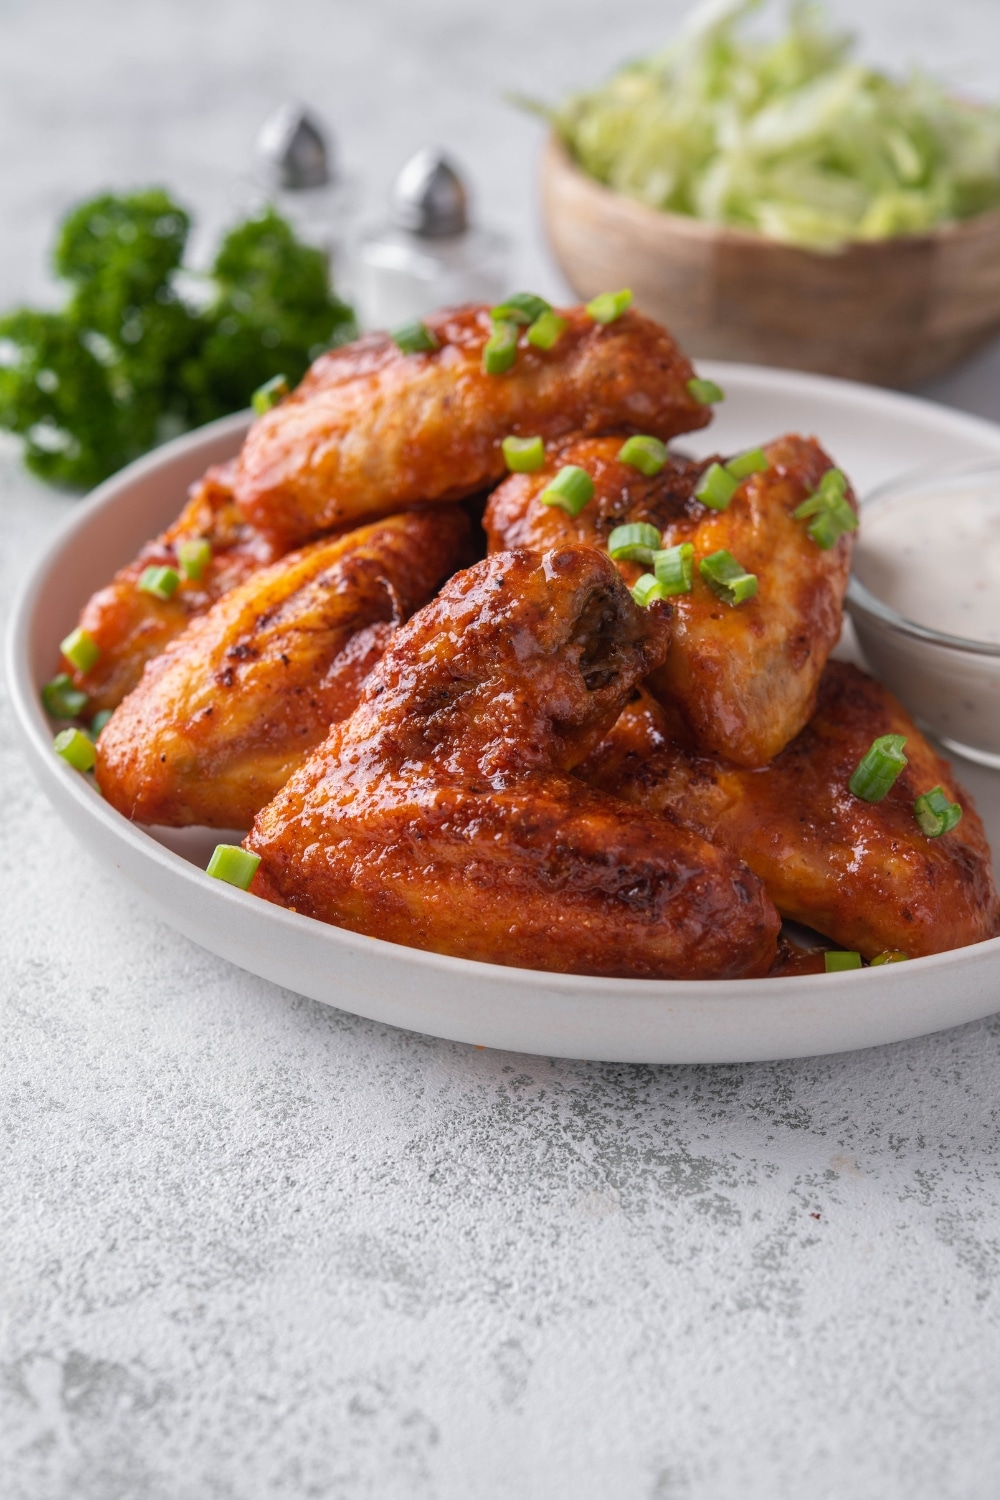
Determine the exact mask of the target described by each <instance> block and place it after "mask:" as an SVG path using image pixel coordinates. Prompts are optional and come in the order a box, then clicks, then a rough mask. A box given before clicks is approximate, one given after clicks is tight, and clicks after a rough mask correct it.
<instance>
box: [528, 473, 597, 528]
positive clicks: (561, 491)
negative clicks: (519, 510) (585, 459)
mask: <svg viewBox="0 0 1000 1500" xmlns="http://www.w3.org/2000/svg"><path fill="white" fill-rule="evenodd" d="M538 498H539V499H540V500H541V502H542V504H543V505H558V506H559V507H560V509H561V510H564V511H566V512H567V513H568V514H569V515H571V516H578V515H579V514H580V512H581V510H583V507H584V506H585V505H586V504H587V502H588V501H589V500H592V499H593V498H594V481H593V480H592V479H591V477H590V475H589V474H588V473H587V471H586V469H580V468H578V467H577V465H576V464H566V465H565V467H564V468H562V469H560V470H559V473H558V474H557V475H556V477H555V479H553V481H552V483H551V484H550V485H548V486H547V488H546V489H544V490H543V491H542V493H541V495H540V496H539V497H538Z"/></svg>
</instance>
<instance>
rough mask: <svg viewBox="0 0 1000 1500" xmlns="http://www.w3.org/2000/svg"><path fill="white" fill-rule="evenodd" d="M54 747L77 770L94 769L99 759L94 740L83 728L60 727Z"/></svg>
mask: <svg viewBox="0 0 1000 1500" xmlns="http://www.w3.org/2000/svg"><path fill="white" fill-rule="evenodd" d="M52 748H53V750H54V751H55V752H56V754H57V755H61V756H62V758H63V760H64V761H66V762H68V764H69V765H71V766H72V767H73V769H74V770H75V771H90V770H92V769H93V766H94V762H95V761H96V759H97V752H96V751H95V750H94V742H93V740H92V739H90V737H89V736H88V735H86V734H84V732H83V730H82V729H60V731H59V733H58V734H57V735H56V737H55V739H54V740H53V741H52Z"/></svg>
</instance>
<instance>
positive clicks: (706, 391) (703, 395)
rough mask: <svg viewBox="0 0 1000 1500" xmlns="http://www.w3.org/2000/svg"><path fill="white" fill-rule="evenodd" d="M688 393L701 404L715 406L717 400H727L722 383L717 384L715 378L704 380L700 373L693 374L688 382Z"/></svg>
mask: <svg viewBox="0 0 1000 1500" xmlns="http://www.w3.org/2000/svg"><path fill="white" fill-rule="evenodd" d="M687 388H688V395H689V396H690V397H691V399H692V401H697V403H698V405H699V406H714V405H715V403H716V402H717V401H725V399H726V393H725V391H724V390H723V389H722V387H721V385H716V383H715V381H714V380H702V379H701V378H700V377H699V376H698V375H694V376H692V378H691V379H690V380H689V381H688V383H687Z"/></svg>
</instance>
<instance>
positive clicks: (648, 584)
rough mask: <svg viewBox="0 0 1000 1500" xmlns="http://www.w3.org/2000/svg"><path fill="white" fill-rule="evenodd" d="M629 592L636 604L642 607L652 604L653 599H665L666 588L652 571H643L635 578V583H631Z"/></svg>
mask: <svg viewBox="0 0 1000 1500" xmlns="http://www.w3.org/2000/svg"><path fill="white" fill-rule="evenodd" d="M630 592H631V594H632V598H633V599H634V600H635V602H636V604H638V605H639V606H640V608H642V609H645V608H646V606H647V605H649V604H652V602H653V600H654V599H665V598H666V597H667V591H666V589H665V588H664V586H663V584H662V583H661V582H660V580H659V579H658V578H657V577H656V575H655V574H653V573H643V575H642V577H641V578H637V579H636V581H635V583H633V585H632V588H631V591H630Z"/></svg>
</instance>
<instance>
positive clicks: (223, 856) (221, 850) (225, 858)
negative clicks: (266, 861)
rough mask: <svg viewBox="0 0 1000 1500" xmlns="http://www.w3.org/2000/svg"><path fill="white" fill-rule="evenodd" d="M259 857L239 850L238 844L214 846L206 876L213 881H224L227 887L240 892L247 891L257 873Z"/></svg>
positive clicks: (246, 850)
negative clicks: (233, 887) (232, 886)
mask: <svg viewBox="0 0 1000 1500" xmlns="http://www.w3.org/2000/svg"><path fill="white" fill-rule="evenodd" d="M259 864H260V855H259V854H251V853H250V850H249V849H241V848H240V846H239V844H216V846H215V852H214V854H213V855H212V858H211V859H210V860H209V862H208V868H207V869H206V871H205V874H206V875H211V876H212V879H213V880H224V881H225V882H226V883H227V885H236V886H239V888H240V890H241V891H245V890H248V889H249V886H250V882H251V880H252V879H253V878H254V876H255V875H256V873H257V866H258V865H259Z"/></svg>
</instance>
